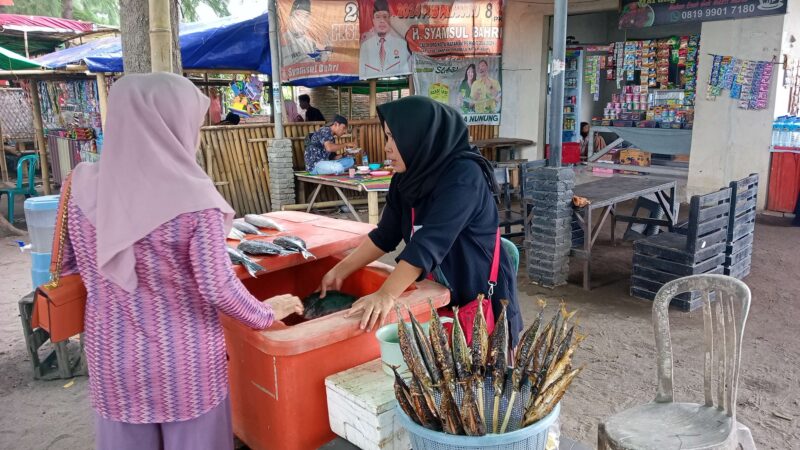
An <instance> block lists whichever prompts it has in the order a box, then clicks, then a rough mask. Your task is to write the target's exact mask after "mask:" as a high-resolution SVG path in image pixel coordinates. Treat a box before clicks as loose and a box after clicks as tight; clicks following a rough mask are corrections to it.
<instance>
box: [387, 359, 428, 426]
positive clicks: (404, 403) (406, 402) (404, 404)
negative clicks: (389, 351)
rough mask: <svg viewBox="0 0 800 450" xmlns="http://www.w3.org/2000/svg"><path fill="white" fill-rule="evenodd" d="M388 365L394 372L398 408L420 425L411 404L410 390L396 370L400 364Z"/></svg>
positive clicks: (420, 422)
mask: <svg viewBox="0 0 800 450" xmlns="http://www.w3.org/2000/svg"><path fill="white" fill-rule="evenodd" d="M389 367H391V368H392V372H394V396H395V398H396V399H397V403H398V404H399V405H400V409H402V410H403V412H404V413H406V415H407V416H408V417H409V418H410V419H411V420H413V421H414V422H416V423H417V424H419V425H422V421H421V420H420V418H419V417H418V416H417V412H416V411H414V407H413V406H412V405H411V392H410V390H409V388H408V385H407V384H406V382H405V381H404V380H403V377H401V376H400V373H399V372H397V369H398V368H399V367H400V366H393V365H391V364H390V365H389Z"/></svg>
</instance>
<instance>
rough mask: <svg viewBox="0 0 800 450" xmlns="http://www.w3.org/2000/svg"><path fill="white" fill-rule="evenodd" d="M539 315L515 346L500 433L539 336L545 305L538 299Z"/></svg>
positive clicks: (512, 407) (503, 428)
mask: <svg viewBox="0 0 800 450" xmlns="http://www.w3.org/2000/svg"><path fill="white" fill-rule="evenodd" d="M539 306H540V308H541V309H540V310H539V316H538V317H537V318H536V320H535V321H534V322H533V325H531V326H530V327H529V328H528V329H527V330H526V331H525V333H524V334H523V335H522V339H521V340H520V343H519V346H518V347H517V354H516V361H515V362H514V370H513V372H512V375H511V389H512V391H511V399H510V400H509V401H508V408H506V416H505V418H504V419H503V425H502V426H501V427H500V433H505V432H506V428H508V421H509V420H510V419H511V412H512V410H513V409H514V403H515V402H516V400H517V396H518V395H519V393H520V391H521V390H522V383H523V382H524V381H525V379H526V378H527V368H528V363H529V361H530V357H531V354H532V353H533V352H532V350H533V346H534V344H535V343H536V338H537V337H539V326H540V325H541V323H542V317H544V308H545V306H547V303H545V301H544V300H541V299H540V300H539Z"/></svg>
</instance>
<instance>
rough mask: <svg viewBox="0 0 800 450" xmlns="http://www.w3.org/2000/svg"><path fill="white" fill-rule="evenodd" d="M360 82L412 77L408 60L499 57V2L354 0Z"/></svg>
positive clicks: (500, 49)
mask: <svg viewBox="0 0 800 450" xmlns="http://www.w3.org/2000/svg"><path fill="white" fill-rule="evenodd" d="M359 11H360V14H359V17H360V18H359V23H360V31H361V41H360V42H361V52H360V60H359V77H360V78H361V79H371V78H383V77H390V76H398V75H407V74H410V73H411V69H412V62H413V56H412V55H416V54H419V55H424V56H435V57H442V56H463V57H474V56H479V55H485V56H494V55H500V53H501V52H502V44H503V35H502V33H503V22H502V18H503V2H502V0H483V1H477V0H442V1H437V2H432V1H424V0H402V1H401V0H359Z"/></svg>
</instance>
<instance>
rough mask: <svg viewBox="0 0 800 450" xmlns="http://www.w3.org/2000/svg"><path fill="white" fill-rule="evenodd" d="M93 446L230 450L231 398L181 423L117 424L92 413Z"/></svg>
mask: <svg viewBox="0 0 800 450" xmlns="http://www.w3.org/2000/svg"><path fill="white" fill-rule="evenodd" d="M95 445H96V448H97V450H183V449H189V448H190V449H192V450H233V427H232V424H231V401H230V398H229V397H226V398H225V400H223V401H222V403H220V404H219V405H217V406H215V407H214V408H213V409H211V411H209V412H207V413H205V414H203V415H202V416H200V417H197V418H196V419H191V420H186V421H182V422H166V423H143V424H137V423H125V422H116V421H113V420H108V419H104V418H102V417H100V415H99V414H97V413H96V412H95Z"/></svg>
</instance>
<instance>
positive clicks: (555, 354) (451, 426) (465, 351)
mask: <svg viewBox="0 0 800 450" xmlns="http://www.w3.org/2000/svg"><path fill="white" fill-rule="evenodd" d="M540 306H541V309H540V311H539V315H538V317H537V319H536V320H535V322H534V323H533V325H531V327H530V328H528V329H527V330H526V331H525V332H524V334H523V336H522V338H521V340H520V342H519V344H518V346H517V348H516V350H515V351H514V352H510V345H509V343H510V341H509V338H510V336H509V330H508V322H507V321H506V314H507V313H506V303H505V302H504V303H503V309H502V312H501V313H500V314H499V315H498V318H497V323H496V325H495V327H494V330H493V332H492V334H491V335H489V334H488V333H487V331H486V330H487V327H486V319H485V317H484V315H483V311H482V309H481V308H478V314H477V315H476V317H475V322H474V325H473V330H472V343H471V345H467V339H466V336H465V334H464V330H463V328H462V327H461V326H460V325H459V321H458V309H457V308H453V310H454V311H453V312H454V315H455V317H456V320H455V321H454V324H453V331H452V335H451V337H450V339H448V336H447V334H446V332H445V330H444V327H442V326H441V322H440V319H439V316H438V314H437V313H436V309H435V308H433V305H431V321H430V326H429V330H428V333H427V334H426V333H425V332H424V330H423V329H422V327H421V326H420V324H419V322H418V321H417V320H416V318H414V316H413V314H411V311H410V310H409V311H408V316H409V318H410V320H411V327H410V328H409V327H408V326H405V325H404V322H403V321H402V320H400V321H399V322H398V327H397V330H398V337H399V341H400V348H401V351H402V353H403V359H404V360H405V362H406V364H407V365H408V368H409V372H410V376H409V377H407V378H406V377H404V376H403V375H401V374H400V373H399V372H397V371H396V370H395V375H394V377H395V383H394V391H395V397H396V398H397V402H398V415H399V416H400V420H401V422H403V423H404V425H405V428H406V429H407V430H408V432H409V437H410V438H411V444H412V447H413V448H414V450H424V449H436V450H440V449H449V448H459V449H461V448H465V449H470V448H490V449H491V448H498V449H500V448H504V449H505V448H525V449H541V450H543V449H544V448H545V443H546V441H547V431H548V428H549V426H550V425H551V424H552V423H553V422H554V421H555V420H556V419H557V418H558V414H559V411H560V407H559V402H560V401H561V398H562V397H563V395H564V393H565V392H566V390H567V389H568V388H569V386H570V384H571V383H572V381H573V380H574V379H575V377H576V376H577V375H578V373H580V371H581V369H580V368H577V369H576V368H573V367H572V356H573V354H574V352H575V350H576V349H577V347H578V346H579V345H580V343H581V341H583V339H584V337H583V336H580V335H578V333H577V331H576V330H575V324H574V322H573V318H574V315H575V311H572V312H568V311H567V309H566V306H565V305H564V304H562V305H561V309H560V311H559V312H558V313H556V314H555V315H554V316H553V317H552V318H551V319H550V320H549V321H546V322H545V321H544V307H545V304H544V301H540ZM401 314H402V313H401V311H400V309H399V308H398V309H397V317H398V318H401V317H402V315H401ZM512 355H513V356H512Z"/></svg>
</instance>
